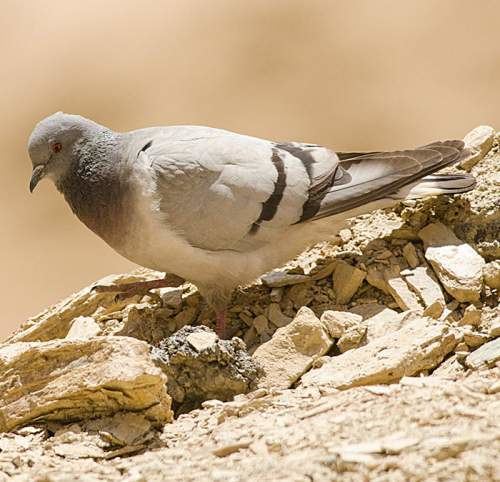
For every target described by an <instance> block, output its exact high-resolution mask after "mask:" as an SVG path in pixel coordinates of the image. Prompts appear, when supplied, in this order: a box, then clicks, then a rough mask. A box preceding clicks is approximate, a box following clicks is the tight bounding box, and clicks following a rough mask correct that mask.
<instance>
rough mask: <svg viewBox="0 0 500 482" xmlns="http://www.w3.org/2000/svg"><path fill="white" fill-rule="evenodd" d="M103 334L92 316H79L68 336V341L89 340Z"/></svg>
mask: <svg viewBox="0 0 500 482" xmlns="http://www.w3.org/2000/svg"><path fill="white" fill-rule="evenodd" d="M100 332H101V327H100V326H99V325H98V324H97V323H96V322H95V321H94V318H92V317H91V316H79V317H78V318H75V320H74V321H73V323H72V324H71V328H70V329H69V331H68V334H67V335H66V340H87V339H89V338H93V337H94V336H97V335H98V334H99V333H100Z"/></svg>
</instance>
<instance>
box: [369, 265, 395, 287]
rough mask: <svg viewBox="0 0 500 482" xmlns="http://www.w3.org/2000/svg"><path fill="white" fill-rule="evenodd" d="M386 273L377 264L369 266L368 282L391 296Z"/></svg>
mask: <svg viewBox="0 0 500 482" xmlns="http://www.w3.org/2000/svg"><path fill="white" fill-rule="evenodd" d="M384 271H385V270H382V269H380V268H379V267H378V266H377V265H376V264H372V265H370V266H368V269H367V273H366V281H368V283H370V284H371V285H372V286H375V288H378V289H379V290H380V291H382V292H384V293H386V294H389V288H388V286H387V283H386V281H385V276H384Z"/></svg>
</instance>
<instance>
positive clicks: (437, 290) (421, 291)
mask: <svg viewBox="0 0 500 482" xmlns="http://www.w3.org/2000/svg"><path fill="white" fill-rule="evenodd" d="M405 281H406V282H407V283H408V285H409V286H410V288H411V289H412V290H413V291H414V292H415V293H417V294H418V296H419V298H420V299H421V300H422V301H423V302H424V305H425V307H426V308H428V307H429V306H431V305H432V304H433V303H436V302H438V303H439V304H440V305H441V306H443V307H444V306H445V305H446V301H445V299H444V295H443V292H442V291H441V286H440V285H439V283H438V282H437V280H436V278H435V277H434V274H433V273H432V271H431V269H430V268H428V267H427V266H419V267H417V268H415V269H413V270H410V271H407V272H406V273H405Z"/></svg>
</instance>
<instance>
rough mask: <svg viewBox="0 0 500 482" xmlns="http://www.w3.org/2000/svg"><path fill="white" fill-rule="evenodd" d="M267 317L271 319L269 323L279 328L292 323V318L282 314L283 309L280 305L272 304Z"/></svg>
mask: <svg viewBox="0 0 500 482" xmlns="http://www.w3.org/2000/svg"><path fill="white" fill-rule="evenodd" d="M267 317H268V318H269V321H270V322H271V323H272V324H273V325H274V326H276V327H277V328H281V327H282V326H286V325H288V323H290V322H291V321H292V318H290V317H288V316H286V315H284V314H283V313H282V311H281V307H280V305H279V304H278V303H271V304H270V305H269V308H268V310H267Z"/></svg>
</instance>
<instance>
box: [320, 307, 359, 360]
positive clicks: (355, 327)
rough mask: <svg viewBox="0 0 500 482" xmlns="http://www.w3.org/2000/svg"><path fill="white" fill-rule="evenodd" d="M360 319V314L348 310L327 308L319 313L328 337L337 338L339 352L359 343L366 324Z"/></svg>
mask: <svg viewBox="0 0 500 482" xmlns="http://www.w3.org/2000/svg"><path fill="white" fill-rule="evenodd" d="M362 321H363V318H362V316H360V315H357V314H355V313H350V312H348V311H332V310H327V311H325V312H323V314H322V315H321V323H323V324H324V326H325V327H326V329H327V330H328V333H329V335H330V337H331V338H338V341H337V347H338V349H339V350H340V352H341V353H344V352H345V351H347V350H351V349H352V348H355V347H356V346H358V345H359V344H360V343H361V340H362V339H363V337H364V336H365V333H366V326H365V325H364V324H363V323H362Z"/></svg>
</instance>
